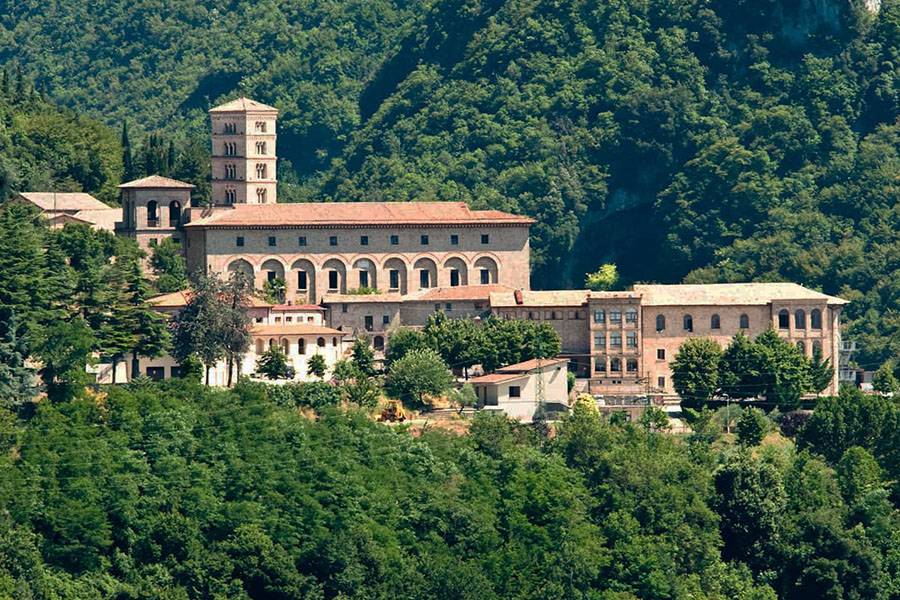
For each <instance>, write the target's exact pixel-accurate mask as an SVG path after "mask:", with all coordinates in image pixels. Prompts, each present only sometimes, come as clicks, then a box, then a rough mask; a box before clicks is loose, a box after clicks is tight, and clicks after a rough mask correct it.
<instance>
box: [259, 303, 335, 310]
mask: <svg viewBox="0 0 900 600" xmlns="http://www.w3.org/2000/svg"><path fill="white" fill-rule="evenodd" d="M272 310H325V307H324V306H319V305H318V304H273V305H272Z"/></svg>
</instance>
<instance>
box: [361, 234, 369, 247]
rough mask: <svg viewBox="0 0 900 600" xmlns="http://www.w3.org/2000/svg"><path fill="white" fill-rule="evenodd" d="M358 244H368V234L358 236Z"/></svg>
mask: <svg viewBox="0 0 900 600" xmlns="http://www.w3.org/2000/svg"><path fill="white" fill-rule="evenodd" d="M359 245H360V246H368V245H369V236H367V235H361V236H359Z"/></svg>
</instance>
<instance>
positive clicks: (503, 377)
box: [469, 373, 528, 384]
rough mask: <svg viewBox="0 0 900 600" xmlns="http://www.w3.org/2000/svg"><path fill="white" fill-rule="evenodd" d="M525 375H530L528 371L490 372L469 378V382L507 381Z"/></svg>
mask: <svg viewBox="0 0 900 600" xmlns="http://www.w3.org/2000/svg"><path fill="white" fill-rule="evenodd" d="M525 377H528V373H488V374H487V375H482V376H481V377H473V378H471V379H469V383H476V384H477V383H503V382H505V381H515V380H516V379H524V378H525Z"/></svg>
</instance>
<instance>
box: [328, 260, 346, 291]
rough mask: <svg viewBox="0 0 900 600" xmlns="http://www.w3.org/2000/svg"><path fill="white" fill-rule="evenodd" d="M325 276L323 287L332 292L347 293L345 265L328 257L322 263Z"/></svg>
mask: <svg viewBox="0 0 900 600" xmlns="http://www.w3.org/2000/svg"><path fill="white" fill-rule="evenodd" d="M322 270H323V271H324V273H325V277H326V278H327V279H326V281H325V289H327V290H328V291H329V292H331V293H333V294H346V293H347V266H346V265H345V264H344V263H343V262H342V261H340V260H338V259H336V258H329V259H328V260H326V261H325V264H323V265H322Z"/></svg>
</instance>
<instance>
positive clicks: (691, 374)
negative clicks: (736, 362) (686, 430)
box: [671, 338, 722, 418]
mask: <svg viewBox="0 0 900 600" xmlns="http://www.w3.org/2000/svg"><path fill="white" fill-rule="evenodd" d="M721 360H722V347H721V346H719V344H718V342H716V341H715V340H712V339H709V338H690V339H688V340H686V341H685V342H683V343H682V344H681V346H679V348H678V353H677V354H676V355H675V359H674V360H673V361H672V364H671V369H672V385H673V386H674V388H675V392H676V393H677V394H678V395H679V396H680V397H681V407H682V408H683V409H691V410H693V411H700V410H703V408H705V407H706V405H707V403H709V401H710V400H711V399H712V398H713V396H715V395H716V393H717V392H718V390H719V370H720V368H721V364H720V363H721ZM685 414H687V415H691V414H692V413H690V412H686V413H685ZM689 418H690V417H689Z"/></svg>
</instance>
